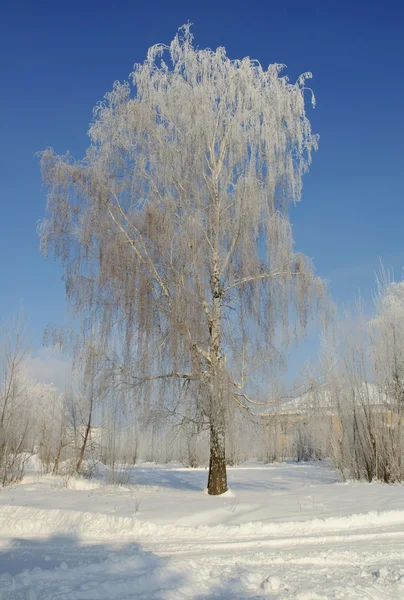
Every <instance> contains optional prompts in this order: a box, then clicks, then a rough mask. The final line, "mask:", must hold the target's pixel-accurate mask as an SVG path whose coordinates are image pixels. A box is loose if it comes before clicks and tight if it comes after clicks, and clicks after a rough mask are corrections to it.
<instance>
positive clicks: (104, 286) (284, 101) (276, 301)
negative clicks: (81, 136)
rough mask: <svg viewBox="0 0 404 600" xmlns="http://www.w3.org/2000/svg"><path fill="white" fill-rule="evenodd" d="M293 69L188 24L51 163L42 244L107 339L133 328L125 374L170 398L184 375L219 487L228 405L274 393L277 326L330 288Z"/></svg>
mask: <svg viewBox="0 0 404 600" xmlns="http://www.w3.org/2000/svg"><path fill="white" fill-rule="evenodd" d="M282 68H283V66H282V65H278V64H273V65H269V67H268V68H267V69H264V68H263V67H262V66H261V65H260V64H259V63H258V62H257V61H254V60H251V59H249V58H244V59H242V60H231V59H229V58H228V57H227V55H226V52H225V49H224V48H218V49H217V50H216V51H213V50H210V49H197V48H195V47H194V46H193V36H192V34H191V32H190V28H189V25H187V26H184V27H182V28H181V29H180V31H179V34H178V35H177V36H176V37H175V38H174V40H173V41H172V43H171V44H170V45H169V46H166V45H163V44H157V45H155V46H153V47H151V48H150V49H149V51H148V54H147V58H146V60H145V61H144V62H143V63H141V64H136V65H135V67H134V71H133V73H132V74H131V81H130V82H124V83H120V82H116V83H115V84H114V86H113V89H112V91H110V92H109V93H107V94H106V96H105V98H104V100H103V101H102V102H101V103H100V104H99V105H97V106H96V108H95V109H94V118H93V121H92V123H91V125H90V129H89V136H90V146H89V148H88V150H87V152H86V155H85V158H84V160H81V161H75V160H73V159H72V157H71V156H70V155H69V154H66V155H62V156H60V155H57V154H56V153H55V152H54V151H53V150H52V149H48V150H46V151H45V152H43V153H42V158H41V166H42V173H43V178H44V182H45V183H46V184H47V185H48V186H49V195H48V202H47V218H46V219H45V220H44V221H43V223H42V225H41V228H40V235H41V242H42V249H43V251H44V252H45V253H48V252H49V251H52V252H53V253H54V254H55V255H56V256H57V257H59V258H60V259H61V261H62V263H63V264H64V267H65V279H66V289H67V295H68V298H69V300H70V302H71V306H72V307H73V310H74V314H75V315H78V314H82V315H83V324H84V326H85V327H89V326H90V325H89V324H90V323H91V322H93V321H97V322H98V323H99V324H101V329H102V332H103V339H104V342H105V348H107V347H108V343H109V342H111V341H112V340H116V336H117V332H118V331H119V332H120V333H121V334H122V335H123V338H124V340H125V352H124V353H123V354H124V360H123V362H122V365H121V371H120V372H121V375H122V380H124V381H125V383H126V385H128V386H135V385H144V386H149V389H153V390H155V389H156V386H157V385H158V386H160V388H161V389H164V390H165V392H164V397H163V400H164V401H165V402H168V403H169V402H171V403H175V399H176V398H177V397H179V395H180V393H181V390H183V389H184V385H185V386H186V390H187V394H188V397H192V398H193V399H194V403H195V410H196V411H197V413H198V415H200V416H201V418H202V419H203V420H204V421H205V422H206V423H207V424H208V426H209V428H210V468H209V478H208V491H209V493H210V494H221V493H223V492H225V491H226V489H227V479H226V460H225V415H226V406H227V404H228V403H231V402H234V403H235V404H236V405H237V406H239V407H240V408H243V409H244V408H246V407H250V408H251V407H252V406H256V405H257V404H261V403H264V402H266V400H267V398H266V397H265V391H263V389H264V388H263V387H262V385H261V388H260V390H261V391H260V398H259V399H258V400H257V399H256V398H255V399H254V394H253V393H252V392H253V391H254V386H255V385H256V383H257V381H258V380H260V381H264V379H263V378H264V375H265V374H268V373H269V370H268V369H269V367H271V366H273V365H274V364H275V362H276V361H277V360H278V357H279V354H278V351H277V341H279V339H280V337H279V332H280V331H281V330H282V331H283V332H284V333H286V334H287V333H288V331H289V329H290V325H291V324H292V323H291V321H290V319H291V318H293V321H294V322H295V323H294V325H295V334H296V335H297V336H298V335H300V334H301V333H303V332H304V330H305V327H306V322H307V317H308V314H309V312H310V308H311V306H312V300H313V298H314V297H316V296H318V294H321V293H322V283H321V281H320V280H319V279H318V278H317V277H316V276H315V275H314V272H313V268H312V264H311V262H310V260H309V259H308V258H306V257H305V256H303V255H301V254H298V253H296V252H295V250H294V245H293V238H292V232H291V225H290V221H289V217H288V207H289V205H290V203H294V202H297V201H299V200H300V196H301V189H302V176H303V174H304V173H305V172H306V171H307V169H308V167H309V165H310V162H311V155H312V152H313V150H314V149H316V146H317V138H316V136H315V135H313V134H312V132H311V127H310V123H309V120H308V119H307V117H306V114H305V92H306V87H305V81H306V79H308V78H309V77H310V74H308V73H306V74H304V75H302V76H301V77H299V79H298V80H297V81H296V83H290V82H289V80H288V78H287V77H284V76H281V74H280V73H281V70H282ZM284 341H285V342H288V335H286V336H284ZM114 343H115V342H114ZM257 357H259V360H258V359H257ZM150 386H152V387H150ZM167 390H170V391H169V392H168V391H167Z"/></svg>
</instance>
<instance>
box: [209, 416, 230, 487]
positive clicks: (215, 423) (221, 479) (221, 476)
mask: <svg viewBox="0 0 404 600" xmlns="http://www.w3.org/2000/svg"><path fill="white" fill-rule="evenodd" d="M215 412H217V411H215ZM218 417H219V418H218V419H216V418H214V419H211V423H210V459H209V476H208V494H210V495H212V496H219V495H220V494H224V492H226V491H227V473H226V451H225V432H224V418H222V419H220V415H218Z"/></svg>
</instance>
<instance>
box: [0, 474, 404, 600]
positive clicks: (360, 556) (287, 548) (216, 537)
mask: <svg viewBox="0 0 404 600" xmlns="http://www.w3.org/2000/svg"><path fill="white" fill-rule="evenodd" d="M106 475H107V474H105V473H103V472H102V471H101V470H98V473H97V476H96V477H95V478H94V479H91V480H85V479H69V480H67V479H66V478H62V477H58V478H55V477H53V476H45V477H40V476H39V475H38V474H36V473H35V472H33V471H32V472H30V473H28V474H27V476H26V477H25V479H24V481H23V483H22V484H19V485H14V486H11V487H9V488H5V489H2V490H1V491H0V598H1V600H3V599H4V600H6V599H7V600H11V599H13V600H16V599H21V600H22V599H27V600H51V599H52V600H62V599H63V600H64V599H82V600H87V599H88V600H90V599H91V600H102V599H110V598H113V599H119V600H126V599H129V598H141V599H155V598H160V599H164V600H177V599H182V598H193V599H200V600H202V599H203V598H222V599H231V598H267V599H270V600H277V599H296V600H328V599H332V598H339V599H358V600H366V599H373V600H379V599H380V600H389V599H391V600H393V599H394V600H397V599H400V598H403V599H404V502H403V500H404V488H403V487H402V486H400V485H382V484H360V483H352V484H351V483H348V484H341V483H338V480H337V477H336V475H335V473H334V472H333V471H332V469H331V468H329V467H328V468H327V466H326V465H321V464H310V463H309V464H305V463H303V464H292V463H291V464H281V465H269V466H268V465H259V464H251V465H250V464H249V465H246V466H243V467H235V468H231V469H229V484H230V486H231V491H229V492H227V494H225V495H224V496H221V497H210V496H208V495H206V493H204V487H205V485H206V481H207V472H206V470H205V469H186V468H181V467H175V466H163V467H162V466H153V465H140V466H137V467H135V468H133V469H131V470H130V471H129V472H128V473H127V474H125V477H124V479H126V480H127V482H126V484H125V485H120V486H117V485H115V486H112V485H107V484H106V483H105V481H106Z"/></svg>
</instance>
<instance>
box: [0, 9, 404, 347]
mask: <svg viewBox="0 0 404 600" xmlns="http://www.w3.org/2000/svg"><path fill="white" fill-rule="evenodd" d="M403 18H404V8H403V5H402V3H400V2H398V1H396V2H389V1H387V2H385V3H384V4H383V5H382V3H380V2H379V3H376V2H373V3H372V2H371V1H370V2H369V1H368V2H366V3H365V2H361V1H356V2H348V1H346V0H343V1H340V2H332V3H331V2H327V1H318V0H314V1H312V2H310V3H303V2H297V1H296V0H293V1H289V2H286V3H281V2H277V3H275V2H268V1H265V2H257V1H255V0H250V1H249V2H247V1H244V2H227V1H222V2H220V1H217V0H216V1H215V2H213V1H211V0H208V1H204V2H193V3H190V2H175V1H172V2H170V3H167V2H159V1H158V0H156V1H154V2H136V1H134V0H132V1H131V2H123V1H119V0H118V1H117V2H115V3H112V2H108V3H107V2H103V1H102V0H98V1H97V2H92V1H82V2H76V1H71V2H69V3H56V2H48V1H41V2H18V1H16V2H8V3H7V2H5V3H3V5H2V8H1V12H0V73H1V94H0V199H1V217H2V218H1V235H0V256H1V261H0V282H1V284H0V286H1V287H0V290H1V292H0V315H1V321H2V322H4V321H7V319H9V318H11V315H12V314H13V313H15V312H17V311H18V309H19V307H20V305H21V304H22V305H23V306H24V312H25V315H26V318H27V319H28V322H29V329H30V332H31V341H32V344H33V347H34V348H40V346H41V344H42V335H43V330H44V327H45V326H46V324H47V323H49V322H56V323H63V322H64V320H65V317H64V314H65V300H64V286H63V282H62V281H61V275H62V272H61V268H60V266H59V265H58V264H57V263H55V262H53V261H52V260H48V261H46V260H45V259H44V257H43V256H42V255H41V254H40V252H39V242H38V238H37V234H36V223H37V221H38V219H40V218H41V217H43V215H44V210H45V194H44V191H43V189H42V187H41V179H40V174H39V166H38V160H37V159H36V158H35V156H34V154H35V152H37V151H38V150H42V149H44V148H46V147H47V146H53V147H54V148H55V149H56V151H57V152H64V151H65V150H67V149H69V150H70V151H71V152H72V154H73V155H74V156H75V157H76V158H80V157H81V156H82V155H83V153H84V150H85V147H86V145H87V136H86V132H87V129H88V123H89V121H90V120H91V116H92V112H91V111H92V108H93V106H94V105H95V104H96V102H97V101H99V100H100V99H101V98H102V97H103V95H104V93H105V92H107V91H108V90H109V89H110V88H111V86H112V83H113V82H114V80H116V79H120V80H123V79H126V78H127V76H128V74H129V72H130V71H131V70H132V66H133V64H134V63H135V62H140V61H142V60H143V59H144V57H145V53H146V51H147V49H148V47H149V46H151V45H152V44H154V43H157V42H166V43H167V42H169V41H171V39H172V38H173V37H174V35H175V33H176V30H177V28H178V27H179V26H180V25H182V24H183V23H184V22H187V21H188V20H189V21H191V22H193V23H194V26H193V32H194V35H195V43H196V44H197V45H200V46H201V47H206V46H209V47H212V48H216V47H217V46H219V45H222V46H225V47H226V49H227V52H228V55H229V56H230V57H233V58H241V57H243V56H246V55H248V56H251V57H252V58H256V59H259V60H260V61H261V63H262V64H263V65H264V66H267V65H268V64H269V63H273V62H281V63H285V64H287V65H288V69H287V71H286V72H287V73H288V74H289V76H290V77H291V79H295V78H297V76H298V75H299V74H300V73H302V72H305V71H312V72H313V75H314V79H313V81H312V87H313V89H314V91H315V94H316V97H317V107H316V109H315V110H312V109H311V108H310V107H309V106H308V115H309V118H310V119H311V121H312V125H313V129H314V131H316V132H318V133H319V134H320V136H321V137H320V148H319V151H318V152H317V153H316V155H315V156H314V161H313V166H312V169H311V172H310V173H309V174H308V175H307V176H306V179H305V186H304V192H303V201H302V202H301V203H300V204H299V205H298V206H297V207H295V208H293V207H292V209H291V220H292V223H293V225H294V235H295V240H296V247H297V249H299V250H301V251H303V252H305V253H306V254H308V255H309V256H311V257H312V258H313V260H314V262H315V265H316V267H317V271H318V273H319V274H320V275H322V276H323V277H325V278H326V279H327V280H328V281H329V284H330V289H331V293H332V295H333V297H334V299H335V300H336V301H337V302H338V303H341V304H342V303H345V304H349V303H352V301H353V300H354V297H355V295H357V294H358V290H359V289H360V290H361V293H362V295H363V296H364V297H365V299H370V297H371V293H372V290H373V289H374V272H375V270H376V269H377V266H378V260H379V257H380V258H381V259H382V261H383V262H384V263H385V265H386V266H392V267H393V268H394V269H395V273H396V276H400V274H401V269H402V267H403V265H404V236H403V232H402V230H403V221H404V203H403V199H404V198H403V194H404V192H403V186H402V177H403V173H404V151H403V139H404V117H403V115H404V111H403V97H404V78H403V66H404V42H403V34H402V23H403Z"/></svg>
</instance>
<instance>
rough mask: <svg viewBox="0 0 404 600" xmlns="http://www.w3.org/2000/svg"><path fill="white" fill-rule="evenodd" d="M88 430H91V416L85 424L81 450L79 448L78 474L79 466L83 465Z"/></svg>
mask: <svg viewBox="0 0 404 600" xmlns="http://www.w3.org/2000/svg"><path fill="white" fill-rule="evenodd" d="M90 430H91V416H90V418H89V420H88V423H87V426H86V431H85V433H84V438H83V443H82V445H81V448H80V454H79V459H78V461H77V465H76V472H77V473H80V471H81V465H82V464H83V460H84V452H85V450H86V446H87V440H88V437H89V435H90Z"/></svg>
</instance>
